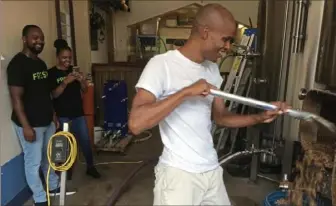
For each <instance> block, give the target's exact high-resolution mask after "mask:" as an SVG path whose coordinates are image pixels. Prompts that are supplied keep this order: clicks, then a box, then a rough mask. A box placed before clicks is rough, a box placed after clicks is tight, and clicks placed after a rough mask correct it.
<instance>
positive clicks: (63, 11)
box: [60, 1, 72, 47]
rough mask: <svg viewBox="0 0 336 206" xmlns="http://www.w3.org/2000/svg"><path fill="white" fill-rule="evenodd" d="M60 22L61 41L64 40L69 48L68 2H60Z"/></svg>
mask: <svg viewBox="0 0 336 206" xmlns="http://www.w3.org/2000/svg"><path fill="white" fill-rule="evenodd" d="M60 21H61V33H62V39H64V40H66V41H67V42H68V44H69V46H70V47H72V46H71V22H70V12H69V2H68V1H60Z"/></svg>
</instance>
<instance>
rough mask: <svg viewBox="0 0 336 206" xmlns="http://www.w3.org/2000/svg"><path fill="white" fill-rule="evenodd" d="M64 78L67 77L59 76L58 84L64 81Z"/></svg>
mask: <svg viewBox="0 0 336 206" xmlns="http://www.w3.org/2000/svg"><path fill="white" fill-rule="evenodd" d="M64 79H65V77H59V78H57V80H56V81H57V84H59V83H61V82H63V80H64Z"/></svg>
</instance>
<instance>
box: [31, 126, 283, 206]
mask: <svg viewBox="0 0 336 206" xmlns="http://www.w3.org/2000/svg"><path fill="white" fill-rule="evenodd" d="M161 150H162V144H161V141H160V138H159V135H158V132H157V131H156V130H155V131H154V132H153V136H152V138H151V139H149V140H147V141H145V142H142V143H136V144H133V145H131V146H129V147H128V149H127V154H126V155H125V156H122V155H119V154H111V153H99V154H98V155H97V156H96V158H95V160H96V163H102V162H110V161H123V162H129V161H138V160H143V159H150V158H154V157H157V156H159V155H160V153H161ZM154 165H155V163H153V164H151V165H148V166H146V167H145V168H143V169H142V170H141V172H140V173H139V174H138V175H137V176H136V177H135V178H134V179H133V181H132V182H131V183H130V185H129V186H128V188H127V191H126V192H125V193H124V194H123V195H122V197H121V198H120V199H119V201H118V202H117V204H116V205H152V201H153V193H152V191H153V185H154V172H153V168H154ZM136 166H137V165H136V163H133V164H105V165H104V164H100V165H98V166H97V169H98V170H99V172H100V173H101V174H102V178H101V179H99V180H96V179H92V178H91V177H88V176H86V175H85V165H83V164H81V163H78V164H77V165H76V169H75V171H74V175H73V180H72V181H71V182H69V183H68V186H69V187H71V188H76V189H77V190H78V192H77V193H76V194H75V195H72V196H68V197H67V199H66V205H83V206H84V205H86V206H100V205H106V204H107V200H108V198H109V197H110V195H111V194H112V192H113V190H114V188H115V187H116V185H119V184H120V183H121V182H122V180H123V179H124V178H125V177H126V176H127V175H128V174H129V173H130V172H131V170H132V169H133V168H135V167H136ZM224 180H225V185H226V187H227V190H228V193H229V196H230V197H231V198H232V203H233V204H234V205H235V206H250V205H251V206H252V205H261V203H262V202H263V199H264V198H265V196H266V195H267V194H268V193H269V192H272V191H273V190H274V189H275V188H276V187H277V185H276V184H274V183H271V182H269V181H266V180H262V179H260V180H258V183H257V184H254V183H249V181H248V179H244V178H235V177H232V176H230V175H229V174H228V173H225V175H224ZM52 201H53V202H55V203H54V205H57V204H56V203H57V201H58V200H57V199H52ZM25 205H33V204H32V200H29V201H28V202H27V203H26V204H25Z"/></svg>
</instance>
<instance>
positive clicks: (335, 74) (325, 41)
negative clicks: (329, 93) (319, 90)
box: [315, 0, 336, 89]
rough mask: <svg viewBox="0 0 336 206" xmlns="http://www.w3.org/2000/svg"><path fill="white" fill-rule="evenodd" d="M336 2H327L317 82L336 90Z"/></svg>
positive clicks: (335, 0) (332, 0)
mask: <svg viewBox="0 0 336 206" xmlns="http://www.w3.org/2000/svg"><path fill="white" fill-rule="evenodd" d="M335 8H336V0H331V1H326V2H325V5H324V9H323V11H324V12H323V24H322V29H321V39H320V46H319V58H318V66H317V70H316V75H315V80H316V82H317V83H320V84H323V85H325V86H327V87H329V88H333V89H335V88H336V10H335Z"/></svg>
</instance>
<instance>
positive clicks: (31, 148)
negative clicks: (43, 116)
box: [14, 122, 59, 203]
mask: <svg viewBox="0 0 336 206" xmlns="http://www.w3.org/2000/svg"><path fill="white" fill-rule="evenodd" d="M14 128H15V132H16V135H17V136H18V138H19V140H20V144H21V146H22V150H23V153H24V168H25V174H26V180H27V183H28V186H29V188H30V189H31V190H32V192H33V198H34V201H35V202H36V203H38V202H46V201H47V199H46V198H47V197H46V192H45V190H44V188H43V184H42V181H41V178H40V175H39V170H40V168H41V169H42V171H43V174H44V177H45V178H46V177H47V172H48V168H49V162H48V158H47V148H48V143H49V139H50V137H51V136H52V135H54V133H55V130H56V129H55V124H54V123H53V122H52V123H51V124H50V125H49V126H46V127H34V130H35V135H36V140H35V141H34V142H27V141H26V140H25V138H24V136H23V128H22V127H19V126H17V125H16V124H14ZM58 183H59V177H58V176H57V175H56V173H55V171H54V170H53V169H51V170H50V175H49V189H50V190H54V189H57V188H58Z"/></svg>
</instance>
